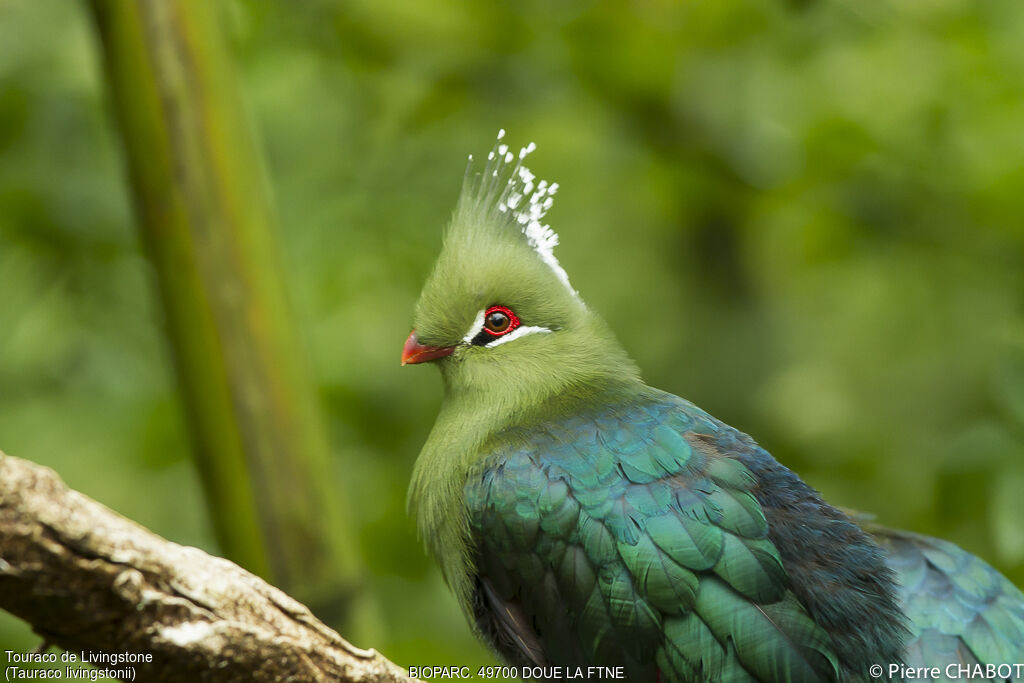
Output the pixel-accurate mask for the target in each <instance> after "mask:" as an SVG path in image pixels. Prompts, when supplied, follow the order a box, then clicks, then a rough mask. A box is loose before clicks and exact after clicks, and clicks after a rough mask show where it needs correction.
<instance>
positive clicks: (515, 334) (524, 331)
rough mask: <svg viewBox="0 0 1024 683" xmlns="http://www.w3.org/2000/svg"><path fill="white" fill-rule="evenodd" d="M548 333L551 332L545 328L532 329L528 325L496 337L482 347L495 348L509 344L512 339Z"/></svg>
mask: <svg viewBox="0 0 1024 683" xmlns="http://www.w3.org/2000/svg"><path fill="white" fill-rule="evenodd" d="M550 331H551V330H549V329H548V328H546V327H533V326H530V325H520V326H519V327H517V328H516V329H514V330H512V331H511V332H509V333H508V334H506V335H505V336H504V337H498V338H497V339H495V340H494V341H492V342H490V343H488V344H485V345H484V346H486V347H487V348H491V347H493V346H497V345H498V344H504V343H505V342H510V341H512V340H513V339H519V338H520V337H525V336H526V335H528V334H533V333H534V332H550Z"/></svg>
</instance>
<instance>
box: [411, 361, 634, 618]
mask: <svg viewBox="0 0 1024 683" xmlns="http://www.w3.org/2000/svg"><path fill="white" fill-rule="evenodd" d="M606 361H607V362H606V363H603V364H598V363H590V364H589V365H587V366H586V367H588V368H589V371H588V372H580V371H579V370H580V367H581V365H580V364H579V363H578V362H573V363H569V364H568V366H569V367H572V369H573V373H572V375H571V376H569V375H568V374H567V373H565V372H559V369H558V368H552V369H551V371H550V372H549V373H548V374H547V376H546V377H545V378H544V381H543V382H536V381H534V382H522V381H515V378H510V379H509V380H508V381H506V382H503V383H499V384H494V383H490V382H479V381H478V382H472V383H458V382H454V381H453V378H452V376H451V373H446V374H445V394H444V401H443V403H442V405H441V411H440V413H439V414H438V417H437V421H436V422H435V423H434V428H433V430H432V431H431V432H430V436H429V437H428V439H427V442H426V443H425V444H424V446H423V450H422V451H421V452H420V456H419V458H418V459H417V460H416V466H415V468H414V470H413V476H412V483H411V485H410V488H409V507H410V510H411V511H412V512H413V513H414V514H415V516H416V520H417V526H418V529H419V534H420V537H421V538H422V539H423V541H424V542H425V543H426V545H427V547H428V548H429V550H430V551H431V553H432V554H433V555H434V556H435V557H436V558H437V560H438V562H439V564H440V565H441V569H442V572H443V573H444V577H445V580H446V581H447V582H448V584H449V585H450V586H451V587H452V589H453V591H454V592H455V594H456V596H458V597H459V599H460V601H461V602H462V604H463V607H464V608H468V599H469V595H470V586H469V583H468V580H469V577H468V573H467V572H468V570H469V568H470V567H471V566H472V551H471V548H470V536H469V527H468V521H467V516H466V515H467V512H466V509H465V504H464V494H463V488H464V486H465V483H466V480H467V477H469V476H470V474H471V472H472V471H473V470H474V468H476V467H478V466H481V464H482V463H483V461H484V459H485V458H486V456H487V455H488V454H489V453H491V452H493V451H494V446H495V441H496V440H498V439H500V438H501V437H500V435H501V434H502V433H503V432H507V431H509V430H510V428H514V427H517V426H524V425H531V424H536V423H539V422H541V421H545V420H552V419H555V420H557V419H558V417H559V416H566V417H568V416H570V415H573V414H577V413H579V412H581V411H583V410H586V409H587V408H588V407H590V406H592V405H595V404H608V403H613V402H616V401H628V400H630V397H631V396H635V395H638V394H640V393H642V392H643V391H645V390H647V387H646V386H645V385H644V384H643V383H642V382H641V381H640V379H639V378H638V377H637V375H636V372H635V370H634V366H633V365H632V363H631V362H630V361H629V360H628V358H626V357H625V354H622V356H621V357H618V356H616V357H614V358H607V359H606ZM562 367H563V369H564V368H565V367H566V366H565V365H563V366H562ZM496 386H497V387H499V388H498V389H497V390H496V389H495V388H494V387H496Z"/></svg>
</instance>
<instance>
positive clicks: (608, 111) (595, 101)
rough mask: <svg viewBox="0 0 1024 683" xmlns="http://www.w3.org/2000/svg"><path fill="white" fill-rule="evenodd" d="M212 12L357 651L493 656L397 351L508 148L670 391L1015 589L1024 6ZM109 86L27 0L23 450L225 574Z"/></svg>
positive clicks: (20, 32) (1, 343) (20, 644)
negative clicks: (463, 214) (450, 238)
mask: <svg viewBox="0 0 1024 683" xmlns="http://www.w3.org/2000/svg"><path fill="white" fill-rule="evenodd" d="M221 4H222V9H223V19H224V21H223V24H224V27H225V30H226V32H227V34H228V38H229V41H230V44H231V46H232V49H233V50H234V53H235V56H236V58H237V62H238V73H239V77H240V79H241V86H242V89H243V93H244V98H245V100H246V102H247V105H248V107H249V109H250V114H251V117H252V119H253V120H254V123H255V125H256V128H257V130H258V132H259V135H260V138H261V144H262V145H263V149H264V152H265V154H266V157H267V160H268V166H269V171H270V179H271V184H272V187H273V195H274V202H275V204H276V208H277V212H278V217H279V224H280V228H281V230H280V243H281V247H282V250H283V254H282V260H283V262H284V266H285V274H286V278H287V282H288V286H289V288H290V294H291V298H292V303H293V308H294V311H295V318H296V321H297V325H298V327H299V335H300V337H301V338H302V339H303V342H304V344H305V346H306V348H307V349H308V352H309V355H310V365H311V367H312V368H313V371H314V374H315V381H316V383H317V386H318V388H319V395H320V398H321V400H322V402H323V405H324V406H325V412H326V414H327V417H328V420H329V427H330V438H331V446H332V450H333V453H334V460H333V463H334V468H335V478H336V481H337V482H338V484H337V490H338V495H339V496H341V495H344V496H350V497H351V499H352V501H353V505H352V508H353V509H354V510H355V524H356V526H357V528H356V529H355V533H356V534H357V537H358V539H359V552H360V553H361V557H360V560H359V564H360V565H361V566H363V567H364V568H365V572H366V575H367V582H366V585H365V590H366V591H368V592H369V593H370V594H371V595H372V596H373V597H374V599H375V601H376V605H377V608H376V610H375V612H374V613H373V614H372V615H366V616H365V618H364V619H362V621H361V623H362V624H363V626H361V627H360V628H361V629H362V630H363V631H364V632H363V633H346V634H345V635H347V636H348V637H349V638H350V639H352V640H353V641H354V642H355V643H356V644H358V645H362V646H373V647H376V648H378V649H379V650H381V651H382V652H383V653H384V654H385V655H387V656H388V657H389V658H391V659H392V660H394V661H396V662H397V663H400V664H404V665H409V664H414V665H424V664H463V663H465V664H468V665H477V664H482V663H487V662H490V661H492V660H491V659H490V657H489V655H487V653H486V652H485V651H484V650H483V649H482V648H481V647H480V646H479V645H477V644H476V643H475V642H474V640H473V639H472V636H471V634H470V632H469V629H468V627H467V626H466V625H465V624H464V622H463V619H462V615H461V614H460V613H459V611H458V608H457V607H456V605H455V603H454V601H453V600H452V598H451V597H450V596H449V595H448V593H447V591H446V589H445V588H444V586H443V584H442V581H441V580H440V578H439V574H438V572H437V570H436V569H435V568H434V566H433V565H432V564H431V563H430V562H429V561H428V559H427V558H426V556H425V555H424V553H423V552H422V550H421V548H420V544H419V542H418V541H417V540H416V538H415V534H414V528H413V524H412V522H411V521H410V520H409V519H408V517H407V516H406V514H405V503H404V501H405V489H406V484H407V480H408V477H409V473H410V470H411V467H412V462H413V460H414V459H415V457H416V454H417V452H418V449H419V447H420V445H421V444H422V442H423V441H424V439H425V437H426V434H427V432H428V431H429V428H430V425H431V424H432V421H433V418H434V415H435V413H436V410H437V406H438V403H439V400H440V382H439V380H438V377H437V373H436V372H435V371H434V370H433V369H430V368H422V367H414V368H401V367H399V364H398V358H399V351H400V348H401V345H402V342H403V341H404V339H405V336H406V335H407V334H408V331H409V325H410V316H411V310H412V305H413V303H414V301H415V299H416V296H417V294H418V291H419V288H420V285H421V283H422V281H423V279H424V278H425V276H426V274H427V272H428V271H429V268H430V265H431V263H432V260H433V258H434V256H435V254H436V252H437V250H438V248H439V246H440V239H441V229H442V227H443V225H444V223H445V221H446V219H447V217H448V215H449V212H450V211H451V209H452V207H453V206H454V201H455V198H456V196H457V193H458V191H459V187H460V183H461V181H462V175H463V170H464V167H465V158H466V154H467V153H469V152H481V151H485V150H486V149H488V148H489V147H490V145H491V143H492V140H493V138H494V135H495V133H496V132H497V130H498V128H500V127H504V128H506V129H508V131H509V141H510V142H511V143H512V144H513V145H518V144H526V143H527V142H529V141H531V140H532V141H535V142H536V143H537V145H538V151H537V152H536V153H535V154H534V155H533V156H532V157H531V165H532V168H533V170H534V171H535V172H537V173H538V175H540V176H541V177H545V178H549V179H554V180H557V181H558V182H560V184H561V186H562V189H561V191H560V193H559V196H558V201H557V203H556V204H555V207H554V208H553V209H552V211H551V212H550V214H549V216H548V218H549V219H550V221H551V223H552V225H553V227H554V228H555V229H556V230H558V232H559V233H560V235H561V238H562V244H563V246H561V247H560V248H559V250H558V256H559V258H560V259H561V261H562V263H563V264H564V266H565V267H566V270H567V271H568V272H569V274H570V275H571V277H572V279H573V284H574V285H575V286H576V287H577V288H578V289H579V290H580V292H581V293H582V295H583V296H584V297H585V298H586V300H587V301H588V302H589V303H590V304H591V305H592V306H593V307H594V308H595V309H597V310H598V311H600V312H602V313H603V314H604V316H605V317H606V319H607V320H608V321H609V322H610V323H611V325H612V327H613V328H614V329H615V330H617V332H618V334H619V336H620V339H621V340H622V342H623V343H624V344H625V346H626V348H627V349H628V350H629V351H630V352H631V353H632V354H633V355H634V357H635V358H636V359H637V361H638V362H639V364H640V366H641V368H643V371H644V376H645V378H646V379H647V380H648V381H649V382H650V383H652V384H654V385H656V386H658V387H660V388H663V389H667V390H669V391H672V392H674V393H678V394H680V395H683V396H685V397H687V398H689V399H691V400H693V401H694V402H695V403H697V404H698V405H700V406H702V407H703V408H705V409H707V410H709V411H710V412H711V413H713V414H715V415H716V416H718V417H720V418H722V419H724V420H725V421H727V422H729V423H731V424H733V425H734V426H736V427H739V428H741V429H743V430H744V431H747V432H749V433H750V434H752V435H753V436H754V437H755V438H757V439H758V440H759V441H760V442H761V443H762V444H763V445H764V446H765V447H767V448H768V449H769V450H770V451H772V452H773V453H774V454H775V456H776V457H777V458H778V459H779V460H781V461H782V462H783V463H785V464H786V465H787V466H789V467H790V468H792V469H794V470H796V471H797V472H799V473H800V474H801V475H802V476H803V477H804V478H805V479H806V480H807V481H809V482H810V483H811V484H812V485H813V486H815V487H817V488H818V489H820V490H821V491H823V492H824V494H825V496H826V497H827V498H828V499H829V500H830V501H832V502H833V503H836V504H839V505H844V506H848V507H853V508H857V509H861V510H864V511H870V512H873V513H875V514H876V515H877V516H878V519H879V521H881V522H883V523H885V524H887V525H891V526H897V527H904V528H908V529H913V530H915V531H920V532H925V533H929V534H934V535H939V536H942V537H945V538H948V539H950V540H952V541H955V542H956V543H958V544H960V545H962V546H963V547H965V548H967V549H968V550H970V551H972V552H974V553H977V554H979V555H981V556H982V557H984V558H986V559H987V560H989V561H990V562H991V563H992V564H994V565H995V566H996V567H998V568H999V569H1000V570H1002V571H1003V572H1005V573H1006V574H1007V576H1009V577H1010V578H1011V579H1012V580H1013V581H1014V582H1015V583H1017V585H1018V586H1021V585H1024V494H1022V492H1024V267H1022V266H1024V223H1022V217H1024V132H1022V131H1024V43H1022V42H1021V40H1020V36H1021V35H1024V4H1022V3H1020V2H1019V0H993V1H991V2H986V3H974V2H970V1H969V0H935V1H933V2H929V3H919V2H914V1H912V0H902V1H900V0H879V1H878V2H875V3H864V2H861V1H860V0H834V1H828V2H814V1H810V0H808V1H806V2H781V1H774V2H772V1H768V0H763V1H758V0H748V1H742V0H725V1H721V2H714V3H712V2H706V1H705V2H685V3H681V2H676V1H673V0H635V1H633V2H629V3H614V2H594V1H589V0H586V1H585V0H576V1H574V0H567V1H565V2H559V3H555V4H551V3H542V2H538V1H535V0H527V1H526V2H518V3H460V2H452V1H442V2H436V3H422V2H415V1H412V0H350V1H349V2H345V3H342V2H328V1H327V0H309V1H307V2H303V3H275V2H269V1H264V2H257V1H250V2H241V1H235V0H231V1H227V0H225V1H224V2H222V3H221ZM106 97H107V93H106V91H105V89H104V84H103V81H102V76H101V70H100V65H99V60H98V51H97V47H96V44H95V40H94V36H93V34H92V26H91V24H90V22H89V21H88V17H87V16H86V14H85V12H84V11H83V7H82V6H80V5H79V4H78V3H73V2H67V1H66V0H0V449H2V450H4V451H6V452H7V453H9V454H11V455H16V456H19V457H23V458H28V459H31V460H34V461H37V462H40V463H44V464H46V465H49V466H51V467H53V468H55V469H56V470H57V471H58V472H59V473H60V474H61V475H62V476H63V477H64V479H65V480H66V481H67V482H68V483H69V485H71V486H72V487H74V488H77V489H80V490H81V491H83V492H85V493H87V494H88V495H90V496H92V497H94V498H96V499H98V500H100V501H102V502H104V503H105V504H107V505H109V506H110V507H112V508H114V509H115V510H117V511H119V512H121V513H123V514H125V515H126V516H128V517H130V518H133V519H136V520H138V521H140V522H141V523H143V524H145V525H147V526H149V527H150V528H152V529H153V530H154V531H156V532H157V533H159V534H161V535H163V536H165V537H167V538H169V539H171V540H174V541H177V542H179V543H185V544H192V545H197V546H199V547H201V548H204V549H206V550H208V551H210V552H212V553H218V552H219V551H218V547H217V544H216V543H215V541H214V539H213V535H212V531H211V527H210V524H209V522H208V520H207V517H206V507H205V505H204V503H203V500H202V491H201V490H200V488H199V483H198V477H197V476H196V474H195V473H194V471H193V469H192V465H191V462H190V460H189V455H188V451H189V440H188V434H187V432H186V425H185V421H184V412H183V407H182V405H181V403H180V398H179V397H178V395H177V390H176V385H175V379H174V375H173V368H172V365H171V362H170V356H169V350H168V346H167V342H166V338H165V337H166V335H165V333H164V331H163V318H162V312H161V311H160V309H159V307H158V299H157V297H156V295H155V289H154V284H153V274H152V272H151V269H150V267H149V266H148V264H147V262H146V260H145V258H144V257H143V255H142V254H141V251H140V245H139V241H138V236H137V232H136V230H135V228H134V226H133V216H132V213H131V206H130V202H129V195H128V192H127V189H126V184H125V177H124V173H123V166H122V161H121V156H120V151H119V146H118V145H119V141H118V139H117V137H116V134H115V130H114V128H113V123H112V120H111V117H110V107H109V105H108V103H107V100H106ZM37 642H38V639H37V638H35V637H33V636H32V635H31V633H30V632H29V630H28V628H27V627H26V626H25V625H24V624H22V623H20V622H18V621H17V620H15V619H14V618H12V617H10V616H8V615H4V614H0V644H2V645H3V646H4V647H5V648H13V649H19V650H25V649H30V648H32V647H34V646H35V645H36V644H37Z"/></svg>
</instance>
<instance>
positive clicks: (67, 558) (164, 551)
mask: <svg viewBox="0 0 1024 683" xmlns="http://www.w3.org/2000/svg"><path fill="white" fill-rule="evenodd" d="M0 608H3V609H5V610H7V611H9V612H11V613H13V614H15V615H17V616H18V617H20V618H22V619H24V620H25V621H27V622H29V623H30V624H31V625H32V628H33V629H34V630H35V631H36V633H38V634H39V635H40V636H42V637H43V638H44V639H45V640H46V641H47V642H49V643H52V644H55V645H58V646H60V647H62V648H64V649H66V650H70V651H73V652H77V651H80V650H81V651H87V652H105V653H111V654H117V653H150V654H152V663H150V664H138V663H136V664H131V665H130V666H134V667H135V669H136V677H135V679H136V680H140V681H222V682H227V681H409V680H412V679H409V678H408V677H407V676H406V675H405V671H404V670H403V669H401V668H400V667H398V666H396V665H394V664H392V663H391V662H389V661H388V660H386V659H384V658H383V657H382V656H381V655H379V654H378V653H377V652H375V651H374V650H361V649H359V648H356V647H354V646H353V645H351V644H349V643H348V642H346V641H345V640H344V639H343V638H342V637H341V636H339V635H338V634H337V633H335V632H334V631H332V630H331V629H329V628H328V627H327V626H325V625H324V624H323V623H322V622H320V621H319V620H318V619H317V618H316V617H314V616H313V614H312V613H311V612H310V611H309V609H307V608H306V607H305V606H304V605H302V604H300V603H299V602H297V601H295V600H294V599H292V598H290V597H289V596H287V595H286V594H284V593H283V592H281V591H280V590H278V589H276V588H274V587H273V586H271V585H269V584H267V583H266V582H264V581H263V580H261V579H259V578H258V577H256V576H254V575H253V574H251V573H249V572H247V571H245V570H244V569H242V568H240V567H239V566H237V565H235V564H233V563H231V562H228V561H227V560H225V559H222V558H218V557H212V556H210V555H207V554H206V553H204V552H202V551H201V550H198V549H197V548H190V547H185V546H180V545H178V544H176V543H172V542H170V541H167V540H165V539H163V538H160V537H159V536H157V535H156V534H154V533H152V532H151V531H149V530H147V529H145V528H143V527H142V526H140V525H139V524H136V523H135V522H132V521H130V520H128V519H125V518H124V517H122V516H120V515H118V514H117V513H115V512H113V511H111V510H110V509H108V508H106V507H104V506H103V505H101V504H99V503H97V502H96V501H94V500H92V499H90V498H88V497H87V496H85V495H83V494H81V493H79V492H77V491H74V490H72V489H69V488H68V487H67V485H65V484H64V482H63V481H61V479H60V478H59V477H58V476H57V474H56V473H54V472H53V471H52V470H50V469H47V468H45V467H42V466H39V465H36V464H33V463H30V462H28V461H25V460H21V459H18V458H14V457H11V456H6V455H4V454H3V453H0ZM119 666H121V665H119ZM112 668H118V667H112Z"/></svg>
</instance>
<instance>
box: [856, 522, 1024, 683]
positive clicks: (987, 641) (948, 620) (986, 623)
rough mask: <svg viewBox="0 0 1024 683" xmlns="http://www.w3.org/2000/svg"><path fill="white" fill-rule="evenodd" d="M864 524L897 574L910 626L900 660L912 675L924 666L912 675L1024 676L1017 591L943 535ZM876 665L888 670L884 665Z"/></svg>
mask: <svg viewBox="0 0 1024 683" xmlns="http://www.w3.org/2000/svg"><path fill="white" fill-rule="evenodd" d="M866 528H867V530H868V531H870V532H871V534H872V536H873V537H874V539H875V541H876V542H877V543H878V544H879V545H880V546H881V547H882V548H883V549H884V550H885V552H886V564H888V565H889V567H891V568H892V570H893V571H894V572H895V573H896V578H897V583H898V585H899V588H898V590H897V598H898V600H899V604H900V608H901V609H902V610H903V612H904V613H905V614H906V615H907V617H908V623H909V626H910V629H911V633H910V635H909V637H908V638H907V643H906V656H905V658H904V664H905V666H906V667H908V669H911V670H913V671H914V673H915V674H919V673H921V672H925V675H915V678H917V679H921V680H969V679H975V680H1024V594H1022V593H1021V591H1020V590H1018V589H1017V588H1016V587H1015V586H1014V585H1013V584H1012V583H1010V582H1009V581H1008V580H1007V579H1006V578H1005V577H1004V576H1002V575H1001V574H1000V573H999V572H997V571H996V570H995V569H993V568H992V567H991V566H989V565H988V564H987V563H986V562H985V561H983V560H981V559H980V558H978V557H975V556H974V555H971V554H970V553H968V552H966V551H965V550H962V549H961V548H959V547H957V546H955V545H953V544H952V543H949V542H948V541H943V540H940V539H937V538H930V537H927V536H921V535H919V534H912V533H909V532H904V531H895V530H892V529H885V528H881V527H876V526H873V525H866ZM879 664H881V665H883V666H886V668H888V665H889V664H891V663H887V662H879ZM1000 665H1002V666H1000ZM1013 665H1016V666H1013ZM926 670H927V671H926ZM936 670H937V671H936ZM906 674H907V675H906V677H908V678H909V672H906ZM935 674H938V675H935ZM901 677H902V675H901Z"/></svg>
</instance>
